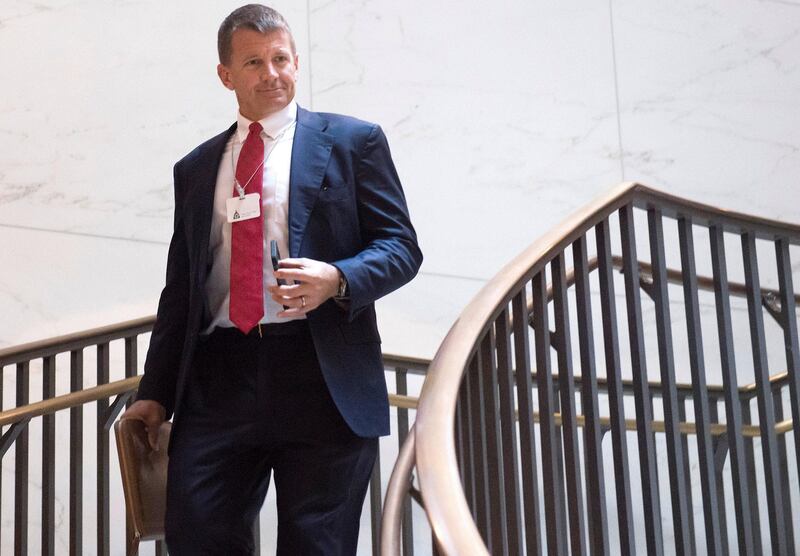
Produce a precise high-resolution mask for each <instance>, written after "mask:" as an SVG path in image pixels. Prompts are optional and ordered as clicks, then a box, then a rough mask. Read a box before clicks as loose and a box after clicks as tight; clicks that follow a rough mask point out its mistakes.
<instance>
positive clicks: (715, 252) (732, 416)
mask: <svg viewBox="0 0 800 556" xmlns="http://www.w3.org/2000/svg"><path fill="white" fill-rule="evenodd" d="M709 236H710V239H711V267H712V273H713V279H714V298H715V304H716V314H717V332H718V337H719V351H720V366H721V369H722V384H723V389H724V396H725V419H726V422H727V424H728V447H729V450H730V458H731V476H732V479H733V503H734V510H735V511H736V532H737V535H738V540H739V553H740V554H743V555H745V556H750V555H752V554H756V553H757V552H756V550H755V547H754V545H753V542H754V541H753V521H752V520H753V516H754V517H755V519H756V520H758V505H757V504H756V505H752V502H751V500H752V499H751V495H750V493H749V490H750V489H749V488H748V482H749V481H748V476H747V463H746V461H745V459H746V457H747V455H746V454H745V446H744V439H743V437H742V424H743V423H744V421H743V415H742V402H741V400H740V399H739V385H738V383H737V379H736V357H735V354H734V349H733V346H734V343H733V325H732V323H731V302H730V291H729V288H728V267H727V263H726V260H725V237H724V232H723V230H722V228H721V227H719V226H712V227H711V228H709ZM747 421H748V422H749V411H748V420H747ZM748 445H749V446H750V450H752V440H749V441H748ZM753 494H755V493H753ZM757 523H758V522H757V521H756V524H757ZM755 531H756V532H757V531H758V526H756V528H755ZM759 546H760V542H759ZM758 552H760V548H759V550H758Z"/></svg>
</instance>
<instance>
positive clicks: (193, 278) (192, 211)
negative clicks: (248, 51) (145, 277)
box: [138, 108, 422, 437]
mask: <svg viewBox="0 0 800 556" xmlns="http://www.w3.org/2000/svg"><path fill="white" fill-rule="evenodd" d="M235 129H236V124H234V125H233V126H232V127H231V128H230V129H228V130H227V131H225V132H223V133H221V134H219V135H217V136H216V137H214V138H212V139H210V140H209V141H206V142H205V143H203V144H202V145H200V146H199V147H197V148H196V149H194V150H193V151H192V152H191V153H189V154H188V155H187V156H185V157H184V158H183V159H182V160H180V161H179V162H178V163H177V164H176V165H175V169H174V178H175V225H174V230H173V236H172V241H171V242H170V247H169V255H168V258H167V276H166V285H165V287H164V290H163V291H162V293H161V298H160V301H159V304H158V313H157V317H156V323H155V326H154V328H153V333H152V336H151V339H150V347H149V350H148V353H147V359H146V361H145V374H144V377H143V378H142V381H141V384H140V386H139V393H138V399H151V400H156V401H158V402H160V403H161V404H162V405H163V406H164V407H165V408H166V410H167V415H168V416H169V415H172V414H173V412H174V414H175V417H176V421H178V420H179V419H178V417H179V414H180V405H181V398H182V394H183V391H184V387H185V384H186V379H187V375H188V374H189V373H191V372H192V359H193V354H194V351H195V346H196V342H197V338H198V335H199V334H200V331H201V329H202V327H203V325H204V324H205V323H204V320H205V318H206V315H207V312H208V311H207V308H206V306H205V305H206V295H205V280H206V276H207V274H208V269H209V265H210V258H209V253H208V244H209V232H210V229H211V215H212V206H213V201H214V189H215V186H216V179H217V170H218V167H219V164H220V160H221V158H222V153H223V151H224V149H225V144H226V143H227V141H228V138H229V137H230V135H231V134H232V133H233V132H234V130H235ZM289 187H290V191H289V251H290V253H289V255H290V256H291V257H307V258H310V259H316V260H320V261H325V262H329V263H332V264H335V266H337V267H338V268H339V269H340V270H341V271H342V273H344V275H345V277H346V278H347V282H348V285H349V290H350V304H349V309H348V310H344V309H342V308H341V307H339V306H337V305H336V304H335V303H334V302H333V300H328V301H327V302H325V303H324V304H323V305H321V306H320V307H318V308H317V309H315V310H314V311H311V312H310V313H308V324H309V327H310V329H311V334H312V337H313V340H314V346H315V348H316V351H317V356H318V359H319V363H320V367H321V369H322V373H323V375H324V377H325V382H326V383H327V385H328V389H329V390H330V393H331V397H332V398H333V400H334V402H335V403H336V406H337V407H338V408H339V411H340V412H341V414H342V416H343V417H344V419H345V421H346V422H347V424H348V425H349V426H350V428H351V429H352V430H353V432H354V433H356V434H357V435H359V436H363V437H373V436H379V435H384V434H388V433H389V405H388V396H387V392H386V384H385V380H384V375H383V363H382V360H381V348H380V336H379V334H378V329H377V325H376V321H375V308H374V301H375V300H376V299H378V298H380V297H381V296H384V295H386V294H387V293H389V292H391V291H392V290H395V289H397V288H399V287H400V286H402V285H403V284H405V283H406V282H408V281H409V280H411V278H413V277H414V275H415V274H416V272H417V270H418V269H419V265H420V263H421V262H422V253H421V252H420V250H419V247H418V246H417V239H416V234H415V232H414V228H413V226H412V225H411V221H410V220H409V216H408V208H407V206H406V201H405V196H404V194H403V190H402V187H401V185H400V180H399V178H398V176H397V172H396V170H395V167H394V164H393V162H392V158H391V154H390V152H389V146H388V144H387V142H386V137H385V136H384V134H383V132H382V131H381V129H380V127H378V126H377V125H374V124H369V123H367V122H363V121H360V120H357V119H355V118H350V117H347V116H341V115H337V114H326V113H315V112H309V111H307V110H304V109H302V108H298V113H297V127H296V129H295V136H294V143H293V147H292V166H291V176H290V186H289Z"/></svg>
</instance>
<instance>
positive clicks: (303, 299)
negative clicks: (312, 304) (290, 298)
mask: <svg viewBox="0 0 800 556" xmlns="http://www.w3.org/2000/svg"><path fill="white" fill-rule="evenodd" d="M300 303H302V304H303V307H305V306H306V296H304V295H301V296H300Z"/></svg>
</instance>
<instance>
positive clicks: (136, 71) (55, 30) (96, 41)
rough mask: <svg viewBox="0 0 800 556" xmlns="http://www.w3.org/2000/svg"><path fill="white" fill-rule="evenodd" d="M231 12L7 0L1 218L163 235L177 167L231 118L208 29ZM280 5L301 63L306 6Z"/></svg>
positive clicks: (220, 5)
mask: <svg viewBox="0 0 800 556" xmlns="http://www.w3.org/2000/svg"><path fill="white" fill-rule="evenodd" d="M239 5H241V2H238V1H232V0H226V1H224V2H213V3H208V2H205V3H204V2H192V1H190V0H181V1H179V2H169V3H164V2H158V1H155V0H140V1H120V2H104V1H100V0H83V1H78V2H66V1H58V0H43V1H41V2H35V3H34V2H23V1H11V2H3V4H2V5H0V52H3V56H2V57H1V58H0V71H2V73H3V75H5V76H7V77H6V78H5V79H4V80H3V96H2V98H1V99H0V152H2V153H3V154H2V155H0V160H1V161H2V165H0V223H2V224H14V225H26V226H32V227H37V228H47V229H57V230H71V231H80V232H88V233H95V234H103V235H111V236H117V237H135V238H143V239H150V240H157V241H165V240H168V238H169V233H170V231H171V221H172V165H173V164H174V162H175V161H176V160H177V159H179V158H180V157H181V156H183V155H184V154H185V153H187V152H189V151H190V150H191V149H192V148H194V146H196V145H197V144H199V143H201V142H202V141H204V140H206V139H208V138H209V137H211V136H213V135H216V134H217V133H219V132H220V131H222V130H224V129H226V128H227V127H228V126H229V125H230V124H231V123H232V122H233V121H234V119H235V116H236V103H235V98H234V96H233V93H232V92H230V91H228V90H227V89H225V88H224V87H223V86H222V85H221V84H220V83H219V80H218V78H217V75H216V64H217V61H218V60H217V54H216V32H217V28H218V26H219V24H220V22H221V21H222V19H223V18H224V17H225V16H226V15H227V14H228V13H229V12H230V11H231V10H232V9H234V8H235V7H237V6H239ZM274 6H275V7H276V8H277V9H279V10H281V11H282V12H283V13H284V14H285V16H286V17H287V19H288V20H289V21H290V24H291V23H292V22H295V25H294V34H295V37H296V42H297V45H298V50H299V51H300V54H301V55H304V53H305V52H307V50H308V49H307V40H306V29H307V25H306V12H305V3H302V4H299V3H296V2H289V1H286V0H284V1H279V2H275V3H274ZM301 69H302V73H301V82H302V81H307V80H308V75H309V72H308V69H307V68H305V67H303V68H301ZM8 76H13V78H9V77H8ZM299 96H300V100H301V102H303V101H304V99H306V98H308V93H307V92H306V91H301V92H300V93H299Z"/></svg>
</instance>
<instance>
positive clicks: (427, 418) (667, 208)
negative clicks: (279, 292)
mask: <svg viewBox="0 0 800 556" xmlns="http://www.w3.org/2000/svg"><path fill="white" fill-rule="evenodd" d="M628 204H633V205H634V206H637V207H639V208H649V207H650V206H657V207H658V208H659V209H660V210H661V211H662V213H663V214H665V215H672V216H679V215H682V214H687V215H691V217H692V218H693V220H695V221H697V222H710V221H713V222H715V223H716V224H717V225H720V226H721V227H722V228H724V229H725V230H729V231H743V230H748V231H750V232H752V233H754V234H755V235H756V236H759V237H761V235H762V234H765V235H768V234H777V235H780V236H783V237H788V238H790V239H792V240H794V241H797V240H800V226H797V225H792V224H786V223H783V222H779V221H776V220H771V219H766V218H760V217H755V216H750V215H746V214H739V213H735V212H731V211H725V210H721V209H718V208H715V207H711V206H709V205H704V204H701V203H696V202H691V201H686V200H684V199H681V198H679V197H675V196H673V195H669V194H667V193H663V192H661V191H657V190H654V189H651V188H649V187H646V186H644V185H641V184H638V183H633V182H628V183H623V184H620V185H619V186H617V187H616V188H614V189H613V190H611V191H610V192H609V193H607V194H606V195H603V196H601V197H600V198H598V199H596V200H594V201H593V202H591V203H590V204H588V205H586V206H585V207H583V208H581V209H579V210H578V211H576V212H575V213H573V214H572V215H571V216H569V217H568V218H567V219H566V220H564V221H563V223H562V224H561V225H560V226H558V227H556V228H554V229H553V230H551V231H550V232H549V233H547V234H545V235H544V236H542V237H541V238H539V239H538V240H536V241H535V242H534V243H532V244H531V245H530V246H529V247H528V248H527V249H525V250H524V251H523V252H522V253H521V254H520V255H519V256H517V257H516V258H514V259H513V260H512V261H511V262H510V263H509V264H507V265H506V266H505V267H504V268H503V269H502V270H500V272H498V273H497V274H496V275H495V276H494V278H492V279H491V280H490V281H489V282H487V283H486V285H485V286H484V287H483V288H482V289H481V290H480V292H479V293H478V294H477V295H476V296H475V297H474V298H473V300H472V301H471V302H470V303H469V305H468V306H467V307H466V308H465V309H464V311H463V312H462V313H461V315H460V316H459V317H458V319H457V320H456V322H455V323H454V324H453V326H452V327H451V329H450V331H449V332H448V334H447V336H446V337H445V339H444V340H443V342H442V344H441V345H440V347H439V349H438V351H437V353H436V356H435V357H434V359H433V361H432V362H431V365H430V367H429V369H428V376H427V378H426V381H425V384H424V386H423V389H422V393H421V395H420V403H419V408H418V410H417V418H416V425H415V427H416V431H417V434H416V439H415V442H416V454H415V455H416V466H417V471H418V475H419V481H420V487H421V491H422V497H423V500H424V503H425V511H426V512H427V515H428V520H429V522H430V524H431V528H432V530H433V532H434V535H435V537H436V539H437V542H438V544H439V546H440V547H441V549H442V551H443V552H444V553H446V554H486V547H485V545H484V541H483V539H482V538H481V535H480V533H479V531H478V529H477V527H476V525H475V523H474V521H473V516H472V514H471V512H470V510H469V507H468V505H467V501H466V498H465V496H464V492H463V490H462V485H461V482H460V474H459V468H458V463H457V459H456V448H455V440H454V437H453V430H454V425H455V411H456V401H457V397H458V390H459V387H460V384H461V380H462V375H463V373H464V371H465V369H466V368H467V365H468V363H469V361H470V358H471V357H472V355H473V353H474V351H475V349H476V347H477V342H478V340H479V339H480V338H481V337H482V335H483V333H484V332H485V331H486V329H487V327H488V326H491V323H492V322H493V321H494V320H495V318H496V317H497V316H498V315H499V314H500V311H501V310H502V307H503V306H505V305H506V304H507V303H508V302H509V301H510V300H511V297H512V292H515V291H517V290H518V289H519V288H520V287H522V285H523V284H524V283H525V282H526V281H528V280H530V279H532V278H533V276H535V275H536V274H537V273H538V272H540V271H542V270H543V268H544V267H545V265H546V264H547V263H548V261H549V260H550V259H551V258H552V257H553V256H555V255H556V254H558V253H560V252H561V251H563V250H564V249H565V248H566V247H567V246H569V245H570V244H571V243H572V242H574V241H575V240H577V239H578V238H579V237H580V236H581V235H582V234H584V233H585V232H586V231H587V230H588V229H590V228H591V227H593V226H595V225H597V224H599V223H600V222H601V221H602V220H603V219H605V218H606V217H607V216H608V215H610V214H611V213H613V212H614V211H616V210H618V209H620V208H622V207H624V206H626V205H628ZM751 226H752V228H753V229H752V230H750V227H751ZM387 510H388V511H389V512H390V513H391V512H393V511H394V509H393V508H387ZM456 532H457V534H456Z"/></svg>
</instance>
